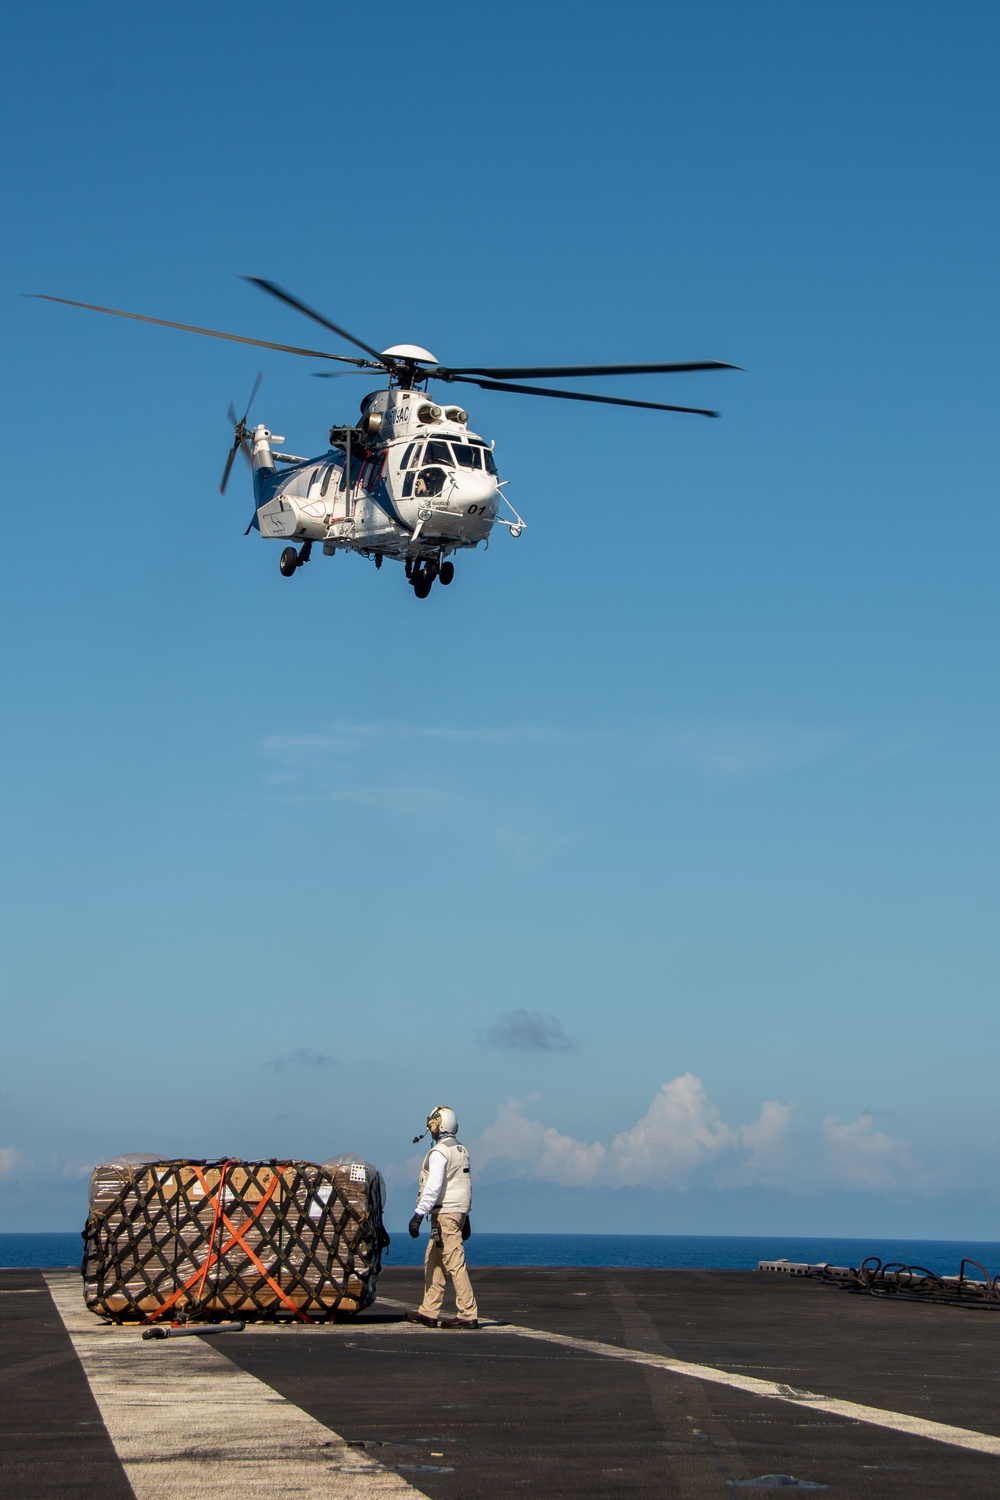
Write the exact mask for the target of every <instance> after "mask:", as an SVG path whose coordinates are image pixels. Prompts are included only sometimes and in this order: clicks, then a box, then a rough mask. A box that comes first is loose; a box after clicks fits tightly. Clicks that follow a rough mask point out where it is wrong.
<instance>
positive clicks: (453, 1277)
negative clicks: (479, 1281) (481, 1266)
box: [420, 1214, 479, 1318]
mask: <svg viewBox="0 0 1000 1500" xmlns="http://www.w3.org/2000/svg"><path fill="white" fill-rule="evenodd" d="M435 1223H436V1224H437V1225H438V1227H439V1228H440V1230H441V1245H440V1248H439V1247H438V1246H437V1245H435V1243H434V1235H433V1233H432V1234H431V1238H430V1240H429V1241H428V1244H427V1254H426V1256H425V1257H424V1300H423V1302H421V1304H420V1311H421V1312H422V1313H423V1314H424V1316H425V1317H428V1318H439V1317H440V1316H441V1309H442V1307H443V1306H444V1292H445V1287H446V1285H447V1283H448V1282H449V1281H450V1282H451V1284H452V1286H453V1287H454V1288H455V1310H456V1312H457V1313H458V1316H459V1317H460V1318H478V1317H479V1313H478V1310H477V1308H476V1295H475V1293H474V1292H473V1290H472V1282H471V1281H470V1280H469V1273H468V1271H467V1270H466V1267H465V1246H464V1245H463V1243H462V1226H463V1224H464V1223H465V1214H435V1215H434V1216H433V1218H432V1220H431V1225H432V1229H433V1225H434V1224H435Z"/></svg>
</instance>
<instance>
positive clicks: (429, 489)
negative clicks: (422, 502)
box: [413, 443, 451, 498]
mask: <svg viewBox="0 0 1000 1500" xmlns="http://www.w3.org/2000/svg"><path fill="white" fill-rule="evenodd" d="M427 446H428V448H438V447H440V448H443V447H444V444H443V443H428V444H427ZM448 462H449V463H451V459H450V458H449V460H448ZM447 478H448V476H447V474H446V473H445V472H444V470H443V469H421V470H420V473H419V474H418V475H417V482H416V484H415V485H414V486H413V493H414V495H419V496H420V497H421V498H423V497H425V496H433V495H440V493H441V491H442V490H443V489H444V482H445V480H446V479H447Z"/></svg>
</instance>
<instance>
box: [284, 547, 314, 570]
mask: <svg viewBox="0 0 1000 1500" xmlns="http://www.w3.org/2000/svg"><path fill="white" fill-rule="evenodd" d="M312 549H313V544H312V542H303V543H302V546H301V547H300V548H299V550H298V552H296V550H295V548H294V547H286V548H285V550H284V552H282V554H281V556H280V557H279V558H278V567H279V569H280V570H281V574H282V577H283V578H291V576H292V574H293V573H294V572H295V570H296V568H301V567H302V565H303V563H307V562H308V561H309V558H310V557H311V555H312Z"/></svg>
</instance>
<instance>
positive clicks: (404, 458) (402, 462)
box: [399, 443, 416, 469]
mask: <svg viewBox="0 0 1000 1500" xmlns="http://www.w3.org/2000/svg"><path fill="white" fill-rule="evenodd" d="M415 447H416V444H415V443H411V444H410V445H409V447H408V448H407V450H406V452H405V453H404V454H403V456H402V458H401V459H400V460H399V467H400V468H401V469H405V468H406V466H407V464H408V463H409V462H410V454H411V453H412V452H413V450H414V448H415Z"/></svg>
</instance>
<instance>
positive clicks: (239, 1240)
mask: <svg viewBox="0 0 1000 1500" xmlns="http://www.w3.org/2000/svg"><path fill="white" fill-rule="evenodd" d="M192 1165H193V1166H194V1170H195V1172H196V1173H197V1174H198V1180H199V1182H200V1183H201V1185H202V1187H203V1188H204V1190H205V1196H206V1197H208V1198H209V1201H210V1202H211V1203H212V1204H213V1206H214V1209H215V1213H214V1217H213V1219H212V1232H211V1234H210V1236H209V1241H208V1252H207V1254H206V1257H205V1264H204V1265H203V1266H200V1267H199V1268H198V1270H197V1271H195V1273H194V1275H193V1276H189V1277H188V1279H187V1281H185V1282H184V1283H183V1284H182V1285H181V1286H179V1287H178V1288H177V1289H176V1291H174V1292H173V1293H172V1295H171V1296H169V1297H168V1298H167V1300H166V1301H165V1302H163V1303H161V1305H160V1306H159V1307H158V1308H157V1309H156V1311H155V1312H153V1313H150V1314H149V1321H150V1322H151V1323H152V1322H155V1321H156V1320H157V1319H158V1318H162V1317H163V1315H164V1313H166V1312H169V1311H170V1309H171V1308H172V1307H173V1305H174V1303H175V1302H177V1301H178V1300H179V1299H180V1298H181V1297H183V1295H184V1293H185V1292H187V1291H190V1290H191V1287H192V1286H193V1284H194V1283H195V1282H196V1281H197V1280H198V1278H199V1277H200V1278H201V1285H200V1286H199V1288H198V1291H197V1293H196V1296H197V1297H199V1298H200V1297H201V1292H202V1288H203V1287H204V1285H205V1278H206V1277H207V1275H208V1272H209V1270H210V1268H211V1267H212V1266H213V1265H215V1264H216V1263H217V1262H218V1261H220V1260H221V1259H222V1257H223V1256H224V1255H228V1254H229V1252H230V1250H232V1249H233V1247H234V1246H235V1245H237V1244H238V1245H240V1246H241V1247H242V1248H243V1250H244V1251H245V1252H246V1254H247V1255H248V1256H249V1258H250V1260H252V1261H253V1263H254V1265H255V1266H256V1267H257V1269H258V1271H259V1272H260V1273H261V1275H262V1276H263V1278H264V1280H265V1281H266V1282H267V1284H268V1286H270V1287H271V1289H272V1291H274V1292H276V1293H277V1295H278V1297H279V1298H280V1299H281V1301H282V1302H283V1303H284V1304H285V1306H286V1307H287V1308H289V1309H290V1311H291V1312H292V1313H294V1314H295V1316H296V1318H298V1319H299V1320H300V1321H301V1322H303V1323H312V1322H313V1321H314V1320H313V1319H312V1318H310V1317H308V1316H307V1315H306V1314H305V1313H304V1312H302V1311H301V1310H300V1309H299V1308H297V1307H296V1306H295V1303H294V1302H293V1301H292V1300H291V1298H290V1297H287V1296H286V1295H285V1292H284V1289H283V1288H282V1287H281V1286H279V1285H278V1283H277V1282H276V1281H275V1280H274V1279H273V1278H272V1277H271V1276H270V1275H269V1274H268V1272H267V1270H266V1269H265V1267H264V1265H263V1264H262V1263H261V1261H260V1259H259V1258H258V1256H256V1255H255V1254H254V1252H253V1251H252V1250H251V1249H250V1246H249V1245H248V1244H247V1242H246V1240H245V1239H244V1238H243V1236H244V1235H245V1234H246V1232H247V1230H248V1229H249V1228H250V1225H251V1224H252V1223H253V1221H254V1219H256V1218H257V1216H258V1214H259V1213H260V1212H261V1211H262V1210H263V1208H264V1207H265V1205H266V1204H267V1203H268V1201H269V1200H270V1198H271V1195H272V1193H273V1192H274V1190H275V1189H276V1187H277V1186H278V1182H279V1180H280V1177H281V1173H282V1171H283V1169H284V1164H281V1165H279V1164H277V1163H276V1164H275V1169H274V1176H273V1177H272V1178H271V1184H270V1186H269V1187H268V1189H267V1192H266V1193H264V1194H263V1196H262V1197H261V1199H260V1201H259V1202H258V1204H257V1207H256V1208H255V1209H254V1211H253V1213H252V1214H251V1215H250V1217H249V1218H248V1219H246V1220H245V1221H244V1222H243V1224H241V1225H240V1227H239V1229H237V1228H236V1227H235V1225H234V1224H233V1222H232V1220H231V1219H230V1218H229V1215H228V1214H227V1213H226V1212H225V1210H224V1209H223V1207H222V1192H223V1188H224V1186H225V1180H226V1168H227V1167H228V1166H229V1165H230V1161H229V1160H227V1161H225V1162H224V1163H223V1166H222V1171H221V1173H220V1176H219V1185H218V1188H217V1189H216V1191H215V1194H214V1195H212V1196H209V1188H208V1183H207V1181H206V1180H205V1174H204V1173H203V1172H202V1170H201V1167H200V1166H199V1165H198V1164H197V1163H192ZM220 1218H221V1219H222V1221H223V1223H224V1224H225V1226H226V1228H227V1229H228V1230H229V1232H230V1234H231V1235H232V1238H231V1239H229V1240H227V1241H226V1243H225V1244H224V1245H221V1246H220V1247H219V1249H218V1250H217V1251H213V1249H212V1244H213V1241H214V1239H215V1231H216V1226H217V1224H218V1222H219V1219H220Z"/></svg>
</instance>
